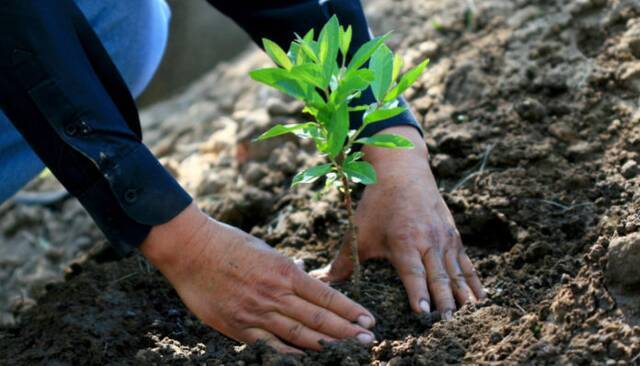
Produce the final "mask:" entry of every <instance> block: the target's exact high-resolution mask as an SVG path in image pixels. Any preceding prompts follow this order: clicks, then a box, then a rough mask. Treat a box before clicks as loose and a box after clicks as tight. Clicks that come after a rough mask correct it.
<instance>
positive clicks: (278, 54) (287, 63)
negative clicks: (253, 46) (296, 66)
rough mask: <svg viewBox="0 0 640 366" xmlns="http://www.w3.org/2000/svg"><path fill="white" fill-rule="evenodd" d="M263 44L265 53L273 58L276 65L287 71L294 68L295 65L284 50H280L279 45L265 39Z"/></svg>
mask: <svg viewBox="0 0 640 366" xmlns="http://www.w3.org/2000/svg"><path fill="white" fill-rule="evenodd" d="M262 44H263V45H264V49H265V51H267V54H268V55H269V56H271V58H272V59H273V61H275V63H277V64H278V65H280V66H282V67H284V68H285V69H287V70H291V68H292V67H293V63H292V62H291V60H290V59H289V56H287V54H286V53H285V52H284V50H283V49H282V48H280V46H278V44H277V43H275V42H273V41H270V40H268V39H266V38H263V39H262Z"/></svg>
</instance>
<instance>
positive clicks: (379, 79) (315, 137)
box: [250, 16, 429, 294]
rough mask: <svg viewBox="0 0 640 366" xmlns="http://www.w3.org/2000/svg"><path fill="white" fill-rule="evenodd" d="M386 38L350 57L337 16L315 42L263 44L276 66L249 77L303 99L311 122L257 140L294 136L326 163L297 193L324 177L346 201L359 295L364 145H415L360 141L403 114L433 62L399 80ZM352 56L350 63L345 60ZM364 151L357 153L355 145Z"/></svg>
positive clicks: (387, 139) (348, 36) (371, 180)
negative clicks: (356, 188) (406, 99)
mask: <svg viewBox="0 0 640 366" xmlns="http://www.w3.org/2000/svg"><path fill="white" fill-rule="evenodd" d="M388 37H389V35H388V34H386V35H383V36H379V37H376V38H373V39H372V40H370V41H368V42H367V43H365V44H363V45H362V46H361V47H360V48H358V49H357V50H356V51H355V52H353V53H350V52H349V50H350V46H351V41H352V28H351V27H347V28H346V29H345V27H343V26H341V25H340V24H339V22H338V19H337V18H336V17H335V16H334V17H332V18H331V19H330V20H329V21H328V22H327V24H326V25H325V26H324V27H323V28H322V30H321V32H320V34H319V35H318V36H317V37H315V34H314V30H313V29H312V30H310V31H309V32H308V33H307V34H306V35H304V36H303V37H301V36H300V35H296V39H295V41H293V42H292V43H291V45H290V48H289V50H288V52H285V51H284V50H283V49H282V48H281V47H280V46H278V45H277V44H276V43H275V42H272V41H270V40H268V39H263V45H264V49H265V51H266V52H267V54H268V55H269V56H270V57H271V58H272V59H273V61H274V62H275V63H276V64H277V67H273V68H263V69H258V70H254V71H252V72H251V73H250V75H251V77H252V78H253V79H254V80H256V81H258V82H261V83H264V84H266V85H269V86H271V87H273V88H275V89H278V90H280V91H281V92H283V93H285V94H287V95H289V96H291V97H293V98H296V99H299V100H302V101H303V102H304V104H305V107H304V112H305V113H306V115H308V116H309V120H308V121H306V122H303V123H296V124H286V125H282V124H281V125H277V126H274V127H273V128H271V129H270V130H268V131H266V132H265V133H263V134H262V135H260V136H259V137H258V138H257V139H256V140H266V139H269V138H272V137H276V136H280V135H283V134H288V133H292V134H295V135H296V136H298V137H299V138H302V139H311V140H312V141H313V143H314V145H315V147H316V149H317V151H318V152H319V153H320V154H322V155H323V156H324V157H325V163H323V164H320V165H317V166H313V167H310V168H308V169H305V170H303V171H301V172H299V173H298V174H296V175H295V176H294V178H293V182H292V187H293V186H296V185H298V184H301V183H313V182H315V181H316V180H318V179H320V178H323V177H324V178H325V179H326V181H325V189H329V188H331V187H333V186H335V187H337V188H338V189H339V190H340V191H341V192H342V193H343V196H344V204H345V207H346V209H347V213H348V220H349V235H347V237H348V240H347V241H346V242H345V243H344V244H343V245H349V246H350V250H351V255H352V259H353V264H354V266H353V267H354V274H353V279H354V292H356V294H357V293H358V291H359V284H360V262H359V259H358V250H357V242H358V240H357V227H356V226H355V224H354V222H353V208H352V205H353V204H352V196H351V193H352V185H353V184H358V183H361V184H365V185H370V184H375V183H376V180H377V178H376V171H375V169H374V167H373V166H372V165H371V164H369V163H368V162H367V161H365V160H364V159H363V158H364V153H363V152H362V151H361V150H360V149H359V147H361V146H362V145H370V146H375V147H382V148H389V149H410V148H413V144H412V143H411V141H410V140H408V139H407V138H405V137H403V136H399V135H393V134H376V135H373V136H368V137H363V136H361V135H362V132H363V131H364V129H365V128H366V127H367V126H369V125H371V124H373V123H376V122H380V121H384V120H386V119H389V118H392V117H394V116H397V115H399V114H401V113H403V112H404V111H405V107H403V106H400V105H399V104H398V97H399V96H400V95H401V94H402V93H403V92H404V91H405V90H407V89H408V88H409V87H410V86H411V85H412V84H413V83H415V82H416V80H418V78H419V77H420V75H421V74H422V73H423V72H424V70H425V68H426V66H427V64H428V62H429V61H428V60H425V61H424V62H422V63H420V64H419V65H418V66H416V67H414V68H412V69H410V70H408V71H407V72H406V73H404V74H401V71H402V68H403V61H402V58H401V57H399V56H398V55H395V56H394V54H393V52H392V51H391V50H390V49H389V47H387V46H386V45H385V41H386V39H387V38H388ZM348 55H349V56H348ZM368 88H371V91H372V92H373V95H374V97H375V102H374V103H372V104H368V105H367V104H358V99H359V97H360V96H361V95H362V93H363V92H364V91H365V90H367V89H368ZM356 111H363V112H364V113H363V117H362V124H360V125H359V127H358V128H353V129H352V128H351V127H350V126H351V124H350V113H351V112H356ZM358 145H360V146H358Z"/></svg>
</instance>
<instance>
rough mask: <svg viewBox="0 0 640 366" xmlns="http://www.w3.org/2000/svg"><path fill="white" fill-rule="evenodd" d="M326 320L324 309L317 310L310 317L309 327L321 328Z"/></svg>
mask: <svg viewBox="0 0 640 366" xmlns="http://www.w3.org/2000/svg"><path fill="white" fill-rule="evenodd" d="M326 322H327V312H326V310H318V311H316V312H314V313H313V315H312V317H311V327H312V328H313V329H315V330H318V329H322V328H323V327H324V325H325V324H326Z"/></svg>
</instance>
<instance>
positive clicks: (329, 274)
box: [309, 243, 353, 282]
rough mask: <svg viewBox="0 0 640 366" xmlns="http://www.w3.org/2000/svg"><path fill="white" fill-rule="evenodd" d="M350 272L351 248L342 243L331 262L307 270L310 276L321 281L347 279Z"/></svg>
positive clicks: (351, 263) (351, 266)
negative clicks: (309, 270)
mask: <svg viewBox="0 0 640 366" xmlns="http://www.w3.org/2000/svg"><path fill="white" fill-rule="evenodd" d="M352 273H353V262H352V261H351V248H350V246H349V245H344V243H343V245H342V247H341V248H340V252H338V255H337V256H336V257H335V259H334V260H333V261H332V262H331V264H329V265H327V266H324V267H322V268H318V269H316V270H313V271H311V272H309V274H310V275H311V276H313V277H315V278H317V279H319V280H320V281H323V282H342V281H345V280H347V279H349V277H351V274H352Z"/></svg>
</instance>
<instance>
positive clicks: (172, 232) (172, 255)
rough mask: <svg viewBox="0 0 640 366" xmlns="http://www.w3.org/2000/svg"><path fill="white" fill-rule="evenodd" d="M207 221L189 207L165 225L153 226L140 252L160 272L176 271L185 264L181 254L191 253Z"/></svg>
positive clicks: (206, 218) (185, 261)
mask: <svg viewBox="0 0 640 366" xmlns="http://www.w3.org/2000/svg"><path fill="white" fill-rule="evenodd" d="M207 221H209V218H208V217H207V216H206V215H205V214H204V213H202V211H200V210H199V209H198V207H197V206H196V205H195V203H192V204H190V205H189V206H187V208H185V209H184V210H183V211H182V212H180V213H179V214H178V215H177V216H176V217H174V218H173V219H171V220H170V221H168V222H167V223H164V224H161V225H157V226H154V227H153V228H152V229H151V231H150V233H149V235H148V236H147V238H146V239H145V240H144V242H142V244H141V245H140V247H139V249H140V252H141V253H142V254H143V255H144V256H145V257H146V258H147V259H148V260H149V261H150V262H151V263H152V264H153V265H154V266H155V267H156V268H158V269H159V270H160V271H161V272H163V273H164V272H165V269H167V268H171V269H179V268H182V267H185V263H187V262H188V258H186V256H185V253H187V252H192V251H193V250H194V248H191V247H192V246H194V245H196V244H197V243H198V242H199V240H197V237H198V236H200V235H202V231H204V230H205V229H206V228H207V227H208V225H207Z"/></svg>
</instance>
